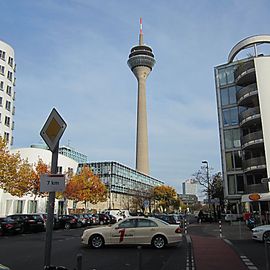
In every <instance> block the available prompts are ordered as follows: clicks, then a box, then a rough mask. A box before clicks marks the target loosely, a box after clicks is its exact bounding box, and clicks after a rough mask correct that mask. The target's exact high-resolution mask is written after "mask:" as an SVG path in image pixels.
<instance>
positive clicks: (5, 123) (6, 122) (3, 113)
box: [0, 40, 16, 148]
mask: <svg viewBox="0 0 270 270" xmlns="http://www.w3.org/2000/svg"><path fill="white" fill-rule="evenodd" d="M15 70H16V65H15V59H14V50H13V48H12V47H11V46H10V45H8V44H7V43H5V42H3V41H1V40H0V136H1V137H2V138H4V139H5V140H6V142H7V146H8V148H10V146H11V145H12V144H13V130H14V120H13V118H14V114H15V106H14V103H15V80H16V78H15Z"/></svg>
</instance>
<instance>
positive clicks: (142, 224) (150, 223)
mask: <svg viewBox="0 0 270 270" xmlns="http://www.w3.org/2000/svg"><path fill="white" fill-rule="evenodd" d="M157 226H158V225H157V224H156V223H155V222H154V221H152V220H149V219H138V224H137V227H157Z"/></svg>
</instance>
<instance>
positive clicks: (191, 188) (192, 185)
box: [182, 179, 198, 195]
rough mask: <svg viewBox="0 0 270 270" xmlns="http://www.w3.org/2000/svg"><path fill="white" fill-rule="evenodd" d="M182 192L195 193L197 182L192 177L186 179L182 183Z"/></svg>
mask: <svg viewBox="0 0 270 270" xmlns="http://www.w3.org/2000/svg"><path fill="white" fill-rule="evenodd" d="M182 189H183V194H184V195H186V194H189V195H197V192H198V184H197V183H196V181H194V180H193V179H187V180H185V182H183V183H182Z"/></svg>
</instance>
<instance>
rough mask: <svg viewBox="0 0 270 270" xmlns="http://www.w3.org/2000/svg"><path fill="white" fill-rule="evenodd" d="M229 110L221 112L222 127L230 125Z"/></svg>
mask: <svg viewBox="0 0 270 270" xmlns="http://www.w3.org/2000/svg"><path fill="white" fill-rule="evenodd" d="M230 122H231V121H230V109H226V110H223V125H224V127H226V126H229V125H230Z"/></svg>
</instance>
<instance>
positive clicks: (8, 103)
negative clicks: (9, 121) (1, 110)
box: [0, 97, 11, 111]
mask: <svg viewBox="0 0 270 270" xmlns="http://www.w3.org/2000/svg"><path fill="white" fill-rule="evenodd" d="M0 107H3V97H0ZM6 110H8V111H10V110H11V102H10V101H8V100H6Z"/></svg>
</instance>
